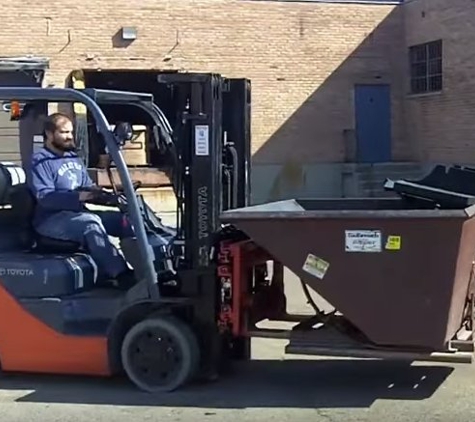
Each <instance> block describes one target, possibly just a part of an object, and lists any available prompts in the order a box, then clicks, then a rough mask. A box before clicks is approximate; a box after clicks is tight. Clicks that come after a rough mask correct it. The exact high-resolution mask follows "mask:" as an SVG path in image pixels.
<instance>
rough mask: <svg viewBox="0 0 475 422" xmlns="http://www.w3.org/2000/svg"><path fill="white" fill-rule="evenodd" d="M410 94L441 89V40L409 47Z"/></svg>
mask: <svg viewBox="0 0 475 422" xmlns="http://www.w3.org/2000/svg"><path fill="white" fill-rule="evenodd" d="M409 60H410V66H411V94H423V93H426V92H438V91H442V40H437V41H433V42H429V43H426V44H419V45H414V46H412V47H410V48H409Z"/></svg>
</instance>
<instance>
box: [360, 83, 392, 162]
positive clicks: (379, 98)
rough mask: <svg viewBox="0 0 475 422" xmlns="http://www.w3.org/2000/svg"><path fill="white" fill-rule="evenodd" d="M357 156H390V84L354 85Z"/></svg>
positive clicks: (384, 158)
mask: <svg viewBox="0 0 475 422" xmlns="http://www.w3.org/2000/svg"><path fill="white" fill-rule="evenodd" d="M355 121H356V160H357V161H358V162H359V163H378V162H379V163H380V162H385V161H390V160H391V90H390V87H389V85H356V86H355Z"/></svg>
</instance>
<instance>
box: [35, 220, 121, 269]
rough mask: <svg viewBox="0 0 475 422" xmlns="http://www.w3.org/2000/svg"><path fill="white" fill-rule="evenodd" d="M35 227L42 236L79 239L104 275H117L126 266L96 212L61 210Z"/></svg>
mask: <svg viewBox="0 0 475 422" xmlns="http://www.w3.org/2000/svg"><path fill="white" fill-rule="evenodd" d="M36 230H37V231H38V233H39V234H41V235H43V236H48V237H51V238H54V239H62V240H71V241H74V242H78V243H81V244H82V245H83V246H84V247H85V248H87V250H88V252H89V254H90V255H91V257H92V259H93V260H94V261H95V262H96V264H97V266H98V268H99V272H100V273H101V274H102V275H104V276H106V277H110V278H117V276H119V275H120V274H123V273H125V272H126V271H127V270H128V267H127V263H126V262H125V260H124V259H123V258H122V256H121V255H120V254H119V252H118V250H117V248H116V247H115V246H114V245H113V244H112V243H111V242H110V240H109V237H108V235H107V232H106V229H105V227H104V225H103V224H102V221H101V219H100V217H98V216H97V215H94V214H92V213H89V212H82V213H75V212H70V211H62V212H60V213H58V214H56V215H54V216H53V217H52V218H49V219H48V220H46V221H45V222H43V223H42V224H41V225H40V226H39V227H37V228H36Z"/></svg>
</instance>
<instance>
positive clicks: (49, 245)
mask: <svg viewBox="0 0 475 422" xmlns="http://www.w3.org/2000/svg"><path fill="white" fill-rule="evenodd" d="M20 169H21V168H20ZM16 171H18V168H17V169H16ZM6 174H7V173H6V172H5V166H4V165H3V164H2V163H0V175H1V177H0V188H1V189H0V190H2V192H0V196H3V197H8V201H9V203H10V205H11V207H12V211H13V212H14V214H15V217H16V222H17V225H18V228H19V237H20V242H21V244H22V246H23V247H25V248H28V249H31V250H34V252H38V253H75V252H80V251H81V249H82V248H81V245H80V244H79V243H76V242H71V241H66V240H59V239H53V238H50V237H45V236H42V235H40V234H39V233H37V232H36V231H35V230H34V228H33V224H32V221H33V215H34V211H35V206H36V200H35V198H34V196H33V194H32V192H31V191H30V189H29V187H28V185H27V184H26V181H25V179H24V178H23V179H22V180H19V182H20V183H17V184H14V183H12V180H11V178H10V179H9V178H8V176H7V175H6ZM7 191H8V192H7Z"/></svg>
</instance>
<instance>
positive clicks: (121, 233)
mask: <svg viewBox="0 0 475 422" xmlns="http://www.w3.org/2000/svg"><path fill="white" fill-rule="evenodd" d="M91 212H92V213H94V214H95V215H97V216H98V217H99V218H100V219H101V221H102V225H103V226H104V228H105V230H106V232H107V234H108V235H109V236H112V237H118V238H120V239H123V238H125V237H133V236H134V230H133V228H132V226H131V224H130V222H129V221H128V219H127V217H126V216H125V215H124V214H122V213H121V212H120V211H99V210H98V211H96V210H94V211H91Z"/></svg>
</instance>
